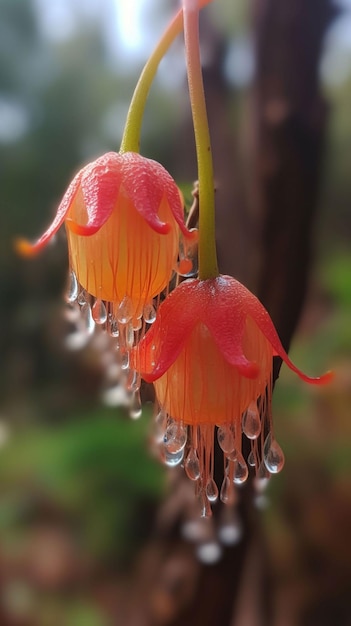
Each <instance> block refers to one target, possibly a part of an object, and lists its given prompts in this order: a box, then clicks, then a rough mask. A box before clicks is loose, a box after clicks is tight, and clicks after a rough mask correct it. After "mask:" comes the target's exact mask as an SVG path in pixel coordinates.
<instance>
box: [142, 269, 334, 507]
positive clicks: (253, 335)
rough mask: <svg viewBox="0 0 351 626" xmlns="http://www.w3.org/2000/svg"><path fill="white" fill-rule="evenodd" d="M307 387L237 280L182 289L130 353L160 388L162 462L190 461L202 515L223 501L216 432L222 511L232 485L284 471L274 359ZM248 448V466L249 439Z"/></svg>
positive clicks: (144, 374) (258, 306)
mask: <svg viewBox="0 0 351 626" xmlns="http://www.w3.org/2000/svg"><path fill="white" fill-rule="evenodd" d="M274 356H280V357H281V358H282V359H283V361H284V362H285V363H286V364H287V365H288V367H290V369H292V370H293V371H294V372H296V373H297V374H298V376H300V378H302V379H303V380H304V381H306V382H308V383H314V384H321V383H324V382H327V381H328V380H329V379H330V378H331V373H330V372H329V373H327V374H325V375H324V376H321V377H320V378H310V377H309V376H306V375H305V374H304V373H303V372H301V371H300V370H299V369H298V368H297V367H295V365H294V364H293V363H292V362H291V361H290V359H289V357H288V355H287V353H286V352H285V350H284V348H283V346H282V344H281V342H280V339H279V337H278V334H277V332H276V330H275V328H274V325H273V322H272V320H271V318H270V316H269V314H268V313H267V311H266V309H265V308H264V307H263V305H262V304H261V303H260V302H259V300H258V299H257V298H256V297H255V296H254V295H253V294H252V293H251V292H250V291H249V290H248V289H246V287H244V286H243V285H242V284H241V283H239V282H238V281H236V280H235V279H234V278H232V277H230V276H218V277H217V278H214V279H209V280H199V279H196V280H187V281H185V282H183V283H181V284H180V285H179V286H178V287H177V288H176V289H175V290H174V291H173V292H172V293H171V294H170V295H169V296H168V297H167V298H166V300H165V301H164V302H163V303H162V304H161V306H160V308H159V310H158V316H157V320H156V322H155V324H154V325H153V327H152V328H151V329H150V330H149V331H148V333H147V334H146V335H145V337H144V338H143V339H142V341H141V342H140V343H139V344H138V346H136V348H135V349H134V350H133V352H132V363H133V366H134V367H135V368H136V369H137V370H138V371H139V372H140V373H141V376H142V377H143V378H144V379H145V380H146V381H148V382H153V383H154V386H155V390H156V396H157V400H158V403H159V406H160V409H161V411H160V413H159V415H158V416H157V428H158V431H160V429H161V439H159V440H160V441H162V454H163V457H164V459H165V461H166V463H167V464H169V465H176V464H177V463H180V462H182V461H183V462H184V466H185V471H186V473H187V475H188V476H189V478H191V479H192V480H194V481H196V482H197V484H198V493H199V494H200V496H202V500H203V507H204V514H206V511H207V512H208V509H209V503H210V502H213V501H215V500H216V499H217V497H218V488H217V486H216V484H215V482H214V478H213V470H214V432H215V427H218V428H217V437H218V443H219V446H220V447H221V448H222V451H223V454H224V457H225V473H224V480H223V484H222V488H221V492H220V497H221V500H222V501H223V502H228V501H231V500H232V499H233V489H234V484H235V483H237V484H239V483H242V482H244V481H245V480H246V478H247V476H248V471H249V470H248V466H247V463H248V464H249V465H252V466H254V467H255V471H256V475H257V476H258V477H262V478H264V477H267V476H269V475H270V474H272V473H273V474H274V473H276V472H278V471H280V469H281V468H282V466H283V464H284V456H283V453H282V451H281V449H280V447H279V445H278V443H277V442H276V440H275V438H274V433H273V427H272V416H271V397H272V365H273V357H274ZM243 435H245V437H246V439H247V440H248V441H249V442H250V446H249V447H250V450H249V454H248V458H247V459H246V460H245V459H244V457H243V440H244V437H243Z"/></svg>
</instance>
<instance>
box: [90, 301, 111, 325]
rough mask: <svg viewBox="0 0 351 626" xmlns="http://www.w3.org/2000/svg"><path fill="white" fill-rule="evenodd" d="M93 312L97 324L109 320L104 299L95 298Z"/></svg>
mask: <svg viewBox="0 0 351 626" xmlns="http://www.w3.org/2000/svg"><path fill="white" fill-rule="evenodd" d="M91 312H92V316H93V320H94V322H95V323H96V324H105V322H106V320H107V311H106V306H105V303H104V302H103V301H102V300H99V299H98V300H95V302H94V304H93V306H92V309H91Z"/></svg>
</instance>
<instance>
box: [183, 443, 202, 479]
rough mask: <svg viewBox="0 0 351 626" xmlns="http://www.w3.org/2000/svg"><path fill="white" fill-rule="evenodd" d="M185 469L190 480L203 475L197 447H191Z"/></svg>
mask: <svg viewBox="0 0 351 626" xmlns="http://www.w3.org/2000/svg"><path fill="white" fill-rule="evenodd" d="M184 469H185V472H186V475H187V477H188V478H190V480H198V479H199V478H200V475H201V470H200V461H199V457H198V454H197V451H196V449H195V448H190V450H189V452H188V454H187V455H186V458H185V463H184Z"/></svg>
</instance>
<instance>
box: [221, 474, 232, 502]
mask: <svg viewBox="0 0 351 626" xmlns="http://www.w3.org/2000/svg"><path fill="white" fill-rule="evenodd" d="M219 498H220V500H221V502H223V504H231V503H232V502H233V501H234V485H233V483H232V481H231V480H230V478H229V476H228V475H227V474H225V476H224V478H223V482H222V486H221V491H220V494H219Z"/></svg>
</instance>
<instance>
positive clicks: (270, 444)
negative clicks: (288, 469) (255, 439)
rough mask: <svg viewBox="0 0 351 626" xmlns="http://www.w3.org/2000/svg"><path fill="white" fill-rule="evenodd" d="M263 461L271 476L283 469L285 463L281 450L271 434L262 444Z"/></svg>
mask: <svg viewBox="0 0 351 626" xmlns="http://www.w3.org/2000/svg"><path fill="white" fill-rule="evenodd" d="M263 460H264V464H265V466H266V468H267V470H268V471H269V472H270V473H271V474H278V472H280V470H282V469H283V466H284V461H285V458H284V453H283V450H282V449H281V447H280V445H279V443H278V442H277V441H276V440H275V439H273V437H272V436H271V434H269V435H267V437H266V440H265V442H264V447H263Z"/></svg>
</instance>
